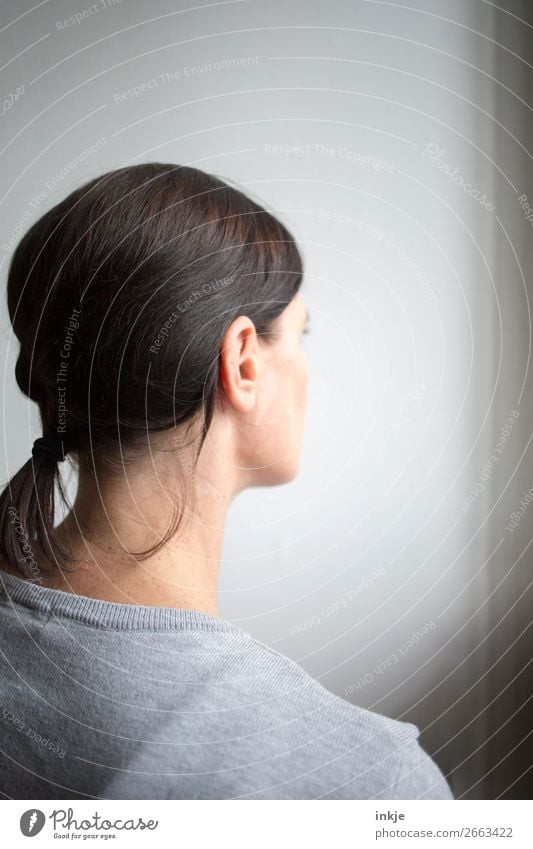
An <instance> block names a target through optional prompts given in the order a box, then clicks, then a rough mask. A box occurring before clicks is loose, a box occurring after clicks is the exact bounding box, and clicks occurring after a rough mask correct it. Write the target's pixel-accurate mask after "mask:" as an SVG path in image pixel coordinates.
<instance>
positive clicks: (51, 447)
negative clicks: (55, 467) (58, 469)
mask: <svg viewBox="0 0 533 849" xmlns="http://www.w3.org/2000/svg"><path fill="white" fill-rule="evenodd" d="M31 453H32V456H33V457H35V456H36V455H37V454H49V455H50V456H51V457H52V458H53V459H54V460H55V462H56V463H61V462H62V461H63V460H64V459H65V450H64V448H63V443H62V442H60V441H59V440H58V439H50V438H49V437H47V436H39V438H38V439H36V440H35V442H34V443H33V447H32V449H31Z"/></svg>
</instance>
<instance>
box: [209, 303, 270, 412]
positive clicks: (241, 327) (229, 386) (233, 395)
mask: <svg viewBox="0 0 533 849" xmlns="http://www.w3.org/2000/svg"><path fill="white" fill-rule="evenodd" d="M259 353H260V352H259V343H258V338H257V332H256V329H255V325H254V323H253V321H252V320H251V319H250V318H248V317H247V316H245V315H240V316H239V317H238V318H236V319H235V320H234V321H233V322H232V323H231V325H230V327H229V328H228V329H227V331H226V333H225V335H224V338H223V340H222V345H221V350H220V362H219V368H220V380H221V383H222V386H223V387H224V392H225V395H226V399H227V401H228V402H229V404H230V405H231V406H232V407H233V408H234V409H235V410H237V411H238V412H241V413H249V412H250V411H252V410H253V409H254V407H255V405H256V403H257V390H258V380H259V374H260V356H259Z"/></svg>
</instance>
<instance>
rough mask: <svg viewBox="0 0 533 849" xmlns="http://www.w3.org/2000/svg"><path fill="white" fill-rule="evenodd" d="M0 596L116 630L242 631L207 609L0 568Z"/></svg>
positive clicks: (41, 610) (45, 611)
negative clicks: (78, 590) (99, 591)
mask: <svg viewBox="0 0 533 849" xmlns="http://www.w3.org/2000/svg"><path fill="white" fill-rule="evenodd" d="M0 598H5V599H7V600H9V601H11V602H12V603H15V604H19V605H23V606H24V607H27V608H30V609H32V610H35V611H39V612H42V613H46V614H48V615H53V616H62V617H67V618H68V619H74V620H77V621H79V622H82V623H83V624H85V625H92V626H94V627H100V628H112V629H119V630H143V631H150V630H158V631H159V630H164V631H223V632H228V633H235V634H239V633H240V634H241V635H243V634H245V632H244V631H243V630H242V629H240V628H239V627H238V626H237V625H234V624H233V623H232V622H230V621H229V620H227V619H222V618H220V617H218V616H214V615H212V614H210V613H204V612H203V611H200V610H194V609H192V608H185V607H154V606H151V605H141V604H122V603H120V602H114V601H105V600H103V599H98V598H91V597H89V596H83V595H76V594H75V593H70V592H67V591H64V590H57V589H52V588H50V587H41V586H40V585H39V584H38V583H35V582H34V581H26V580H24V579H23V578H18V577H16V576H15V575H11V574H9V573H8V572H4V571H3V570H2V569H0Z"/></svg>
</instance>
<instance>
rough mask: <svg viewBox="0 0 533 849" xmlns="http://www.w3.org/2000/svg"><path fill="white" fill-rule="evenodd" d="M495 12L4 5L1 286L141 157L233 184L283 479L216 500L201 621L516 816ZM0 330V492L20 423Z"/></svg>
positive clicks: (521, 661)
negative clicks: (287, 360)
mask: <svg viewBox="0 0 533 849" xmlns="http://www.w3.org/2000/svg"><path fill="white" fill-rule="evenodd" d="M503 5H504V6H505V10H506V11H498V10H497V8H496V7H494V6H493V5H492V4H486V3H477V2H476V3H474V2H471V3H464V2H461V0H452V2H444V0H429V2H423V3H422V2H420V0H417V1H415V3H411V4H409V7H408V6H407V5H404V6H403V7H402V5H401V4H400V3H396V2H374V0H371V1H370V2H362V1H361V2H348V0H336V2H332V3H321V2H317V0H312V2H304V0H289V2H287V0H284V2H280V0H270V2H269V3H268V4H264V3H260V2H259V0H235V1H234V2H222V3H211V4H208V5H207V4H205V5H203V6H202V5H201V4H200V3H196V4H194V3H191V2H187V3H182V2H181V0H180V1H179V2H177V3H176V2H175V3H169V2H164V0H153V2H152V3H150V4H146V3H141V2H138V0H122V2H121V3H117V2H115V3H113V2H112V0H106V2H105V4H104V3H101V2H100V3H97V4H95V5H94V6H92V7H91V5H90V4H89V3H87V4H85V5H84V4H83V2H82V0H81V2H80V3H73V4H69V3H66V2H63V3H60V2H45V3H41V4H40V5H39V6H36V7H35V9H34V10H31V6H30V4H28V3H23V4H22V3H20V2H15V0H4V3H3V4H2V23H1V25H0V30H1V31H0V38H1V39H2V40H3V41H2V43H3V45H4V50H3V54H2V55H3V57H4V59H3V61H4V62H5V63H7V64H6V65H5V66H4V68H3V70H2V87H1V91H2V97H3V98H8V97H9V95H10V94H11V95H15V94H17V92H18V97H16V98H12V99H9V100H8V107H7V108H6V107H5V106H4V108H3V110H2V111H3V114H2V117H1V127H2V130H3V133H2V141H1V156H2V169H1V175H2V177H1V183H2V186H1V197H2V202H1V205H0V216H1V220H0V225H1V226H0V233H1V239H0V241H1V250H0V261H1V262H2V266H1V269H2V275H3V278H2V279H3V280H5V273H6V269H7V263H8V260H9V256H10V254H11V251H12V247H13V245H14V244H16V240H17V237H18V235H20V233H21V232H23V231H24V229H25V228H27V227H28V226H29V224H30V223H31V222H32V221H34V220H35V219H36V218H37V217H38V216H39V215H40V214H41V212H42V211H44V210H45V209H47V208H48V207H49V206H51V205H53V204H55V203H56V202H57V201H59V200H60V199H61V198H62V197H63V196H64V195H65V194H66V193H67V192H68V191H69V190H70V189H71V188H73V187H74V186H76V185H78V184H79V183H80V182H82V181H83V180H86V179H88V178H90V177H92V176H95V175H97V174H99V173H101V172H103V171H105V170H107V169H110V168H113V167H116V166H118V165H124V164H129V163H136V162H142V161H150V160H159V161H167V162H168V161H171V162H180V163H186V164H193V165H196V166H198V167H200V168H204V169H205V170H209V171H212V172H215V173H217V174H219V175H221V176H222V177H227V178H231V179H232V180H235V181H238V182H239V183H240V184H242V185H243V186H244V187H245V188H246V189H247V190H248V192H250V193H252V194H254V195H256V196H257V197H259V198H260V199H262V200H263V201H266V202H267V203H268V204H269V205H270V206H272V207H273V208H274V209H275V210H276V211H277V212H278V213H279V214H280V216H281V217H282V218H284V219H285V220H286V222H287V223H288V224H289V226H290V227H291V229H292V230H293V232H294V233H295V235H296V237H297V238H298V240H299V242H300V244H301V245H302V248H303V252H304V256H305V262H306V280H305V284H304V294H305V296H306V300H307V303H308V307H309V309H310V312H311V315H312V320H311V326H312V333H311V335H310V336H308V337H306V338H305V342H304V344H305V345H306V347H307V352H308V357H309V361H310V365H311V375H312V377H311V390H310V405H309V410H308V418H307V422H308V427H307V433H306V441H305V447H304V454H303V458H302V466H301V474H300V476H299V478H298V479H297V480H296V481H294V482H292V483H290V484H288V485H285V486H283V487H279V488H275V489H256V490H250V491H248V492H246V493H243V494H242V495H241V496H240V497H239V498H238V499H237V500H236V502H235V504H234V505H233V507H232V509H231V513H230V515H229V520H228V527H227V533H226V537H225V543H224V550H223V563H222V570H221V584H220V600H221V612H222V615H224V616H225V617H226V618H229V619H232V620H233V621H235V622H237V623H238V624H240V625H241V626H242V627H244V628H246V629H247V630H248V631H250V632H251V633H252V634H253V635H254V636H256V637H257V638H258V639H260V640H262V641H264V642H267V643H268V644H269V645H271V646H272V647H273V648H275V649H277V650H278V651H281V652H283V653H285V654H287V655H289V656H291V657H293V658H294V659H296V660H297V661H299V662H300V663H301V664H302V665H303V666H304V667H305V668H306V669H308V670H309V671H310V672H311V673H312V674H313V675H314V676H316V677H317V678H319V679H320V680H321V681H322V682H323V683H324V685H325V686H327V687H328V688H329V689H331V690H333V691H335V692H337V693H338V694H339V695H341V696H344V697H345V698H349V699H351V700H352V701H354V702H356V703H358V704H362V705H364V706H365V707H368V708H371V709H374V710H377V711H379V712H381V713H385V714H388V715H390V716H394V717H397V718H400V719H404V720H408V721H411V722H414V723H416V724H417V725H418V726H419V727H420V729H421V732H422V742H423V744H424V746H425V747H426V749H427V750H428V751H429V752H431V753H432V754H433V755H434V757H435V759H436V760H437V761H438V763H439V764H440V765H441V767H442V768H443V769H444V771H445V772H446V773H447V775H448V777H449V780H450V782H451V784H452V787H453V789H454V792H455V795H456V796H458V797H459V796H460V797H461V798H495V797H498V796H508V797H509V798H513V797H520V796H521V795H522V796H525V795H526V788H527V778H528V776H527V775H523V773H524V771H525V770H526V769H527V767H528V765H529V764H530V763H531V762H532V757H531V748H529V751H528V748H527V747H528V744H529V745H530V742H529V741H530V739H531V738H528V739H526V735H527V734H528V732H530V730H531V727H532V726H531V720H530V719H529V720H528V719H527V716H528V715H529V716H531V706H530V703H529V700H530V699H531V694H532V688H531V673H529V676H528V669H527V668H526V669H524V666H525V664H527V663H528V661H529V660H530V657H531V650H530V645H531V635H530V633H529V632H528V631H527V628H528V626H529V624H530V619H531V616H530V613H529V612H528V610H529V611H530V610H531V596H532V593H531V590H530V583H529V581H530V577H529V575H530V572H531V568H530V567H531V561H532V554H531V548H530V547H528V546H530V543H531V532H530V528H531V519H532V517H533V508H531V507H530V506H529V504H528V503H527V502H524V505H525V507H524V508H521V507H520V499H521V497H522V495H523V493H524V492H525V491H527V490H528V489H529V488H530V487H531V485H532V484H533V474H532V473H531V461H530V458H531V447H530V443H529V440H530V439H531V425H530V422H531V372H530V370H529V369H528V365H529V360H530V341H531V336H530V331H531V322H530V312H529V310H530V300H529V298H528V293H529V294H530V293H531V283H530V279H531V270H532V265H533V257H532V254H531V241H532V240H531V222H528V221H527V219H526V214H527V210H526V211H524V209H523V208H522V206H521V205H520V202H519V200H518V198H519V197H520V196H522V195H523V194H526V195H527V196H528V198H529V203H530V204H531V205H532V206H533V180H532V175H531V154H530V152H529V151H528V143H529V139H530V137H531V132H530V130H531V120H530V118H531V107H530V106H529V105H528V103H527V101H528V83H529V91H531V85H530V84H531V66H529V67H528V66H527V64H526V63H525V61H524V60H525V59H527V58H528V57H527V55H526V51H527V50H529V54H530V55H529V61H531V47H530V41H531V34H530V33H531V23H533V16H532V15H531V12H529V20H530V23H529V24H528V23H527V22H521V20H520V18H524V16H525V15H526V11H525V9H526V6H527V4H526V3H520V2H506V3H504V4H503ZM417 6H418V8H417ZM83 9H85V17H83V14H82V17H81V20H79V22H74V23H71V25H70V26H67V25H66V24H65V23H64V21H65V19H67V18H68V17H69V16H72V15H75V14H76V13H82V12H83ZM91 9H92V10H93V11H92V13H91ZM26 10H27V13H26ZM95 10H96V11H95ZM61 22H63V23H61ZM2 28H3V29H2ZM210 63H211V67H209V65H210ZM216 63H219V64H216ZM529 99H531V98H530V97H529ZM1 321H2V324H1V339H0V342H1V345H2V350H3V351H5V353H6V358H5V371H4V375H3V393H2V396H3V397H2V400H3V415H2V420H3V423H4V440H3V443H2V454H3V459H2V477H3V478H7V477H8V475H10V474H12V473H13V472H14V471H15V470H16V469H17V468H18V466H19V465H20V464H21V463H22V462H23V461H25V460H26V458H27V456H28V453H29V450H30V445H31V442H32V439H33V437H34V436H36V435H37V434H38V429H37V419H36V416H35V411H31V410H30V409H29V407H28V405H27V403H26V402H25V400H24V399H23V398H21V396H20V394H19V393H18V391H17V388H16V385H15V382H14V378H13V364H14V360H15V357H16V349H15V348H14V345H13V340H12V338H11V336H10V331H9V323H8V320H7V316H6V313H5V310H3V313H2V318H1ZM513 411H516V414H517V415H515V417H514V418H512V419H509V416H513ZM508 420H509V426H508V427H507V428H506V430H505V433H504V434H503V435H502V428H505V426H506V422H507V421H508ZM491 458H493V459H492V460H491ZM531 491H532V492H533V489H532V490H531ZM520 510H523V511H524V512H523V516H521V519H520V522H519V524H518V525H517V526H516V527H514V528H512V529H507V530H506V526H508V524H509V521H510V515H511V513H512V512H516V511H520ZM528 510H529V513H528ZM524 629H526V630H524ZM417 632H418V633H417ZM520 634H522V636H519V635H520ZM413 635H414V636H413Z"/></svg>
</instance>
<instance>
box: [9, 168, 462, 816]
mask: <svg viewBox="0 0 533 849" xmlns="http://www.w3.org/2000/svg"><path fill="white" fill-rule="evenodd" d="M302 275H303V270H302V260H301V256H300V254H299V252H298V249H297V247H296V245H295V243H294V240H293V238H292V236H291V234H290V233H289V232H288V231H287V229H286V228H285V227H284V226H283V225H282V224H281V223H280V222H279V221H278V220H277V219H276V218H275V217H274V216H273V215H272V214H270V213H269V212H267V211H266V210H265V209H263V208H262V207H260V206H259V205H258V204H257V203H255V202H253V201H252V200H251V199H249V198H248V197H246V196H245V195H244V194H242V193H241V192H240V191H239V190H238V189H237V188H234V187H231V186H229V185H228V184H227V183H225V182H223V181H222V180H220V179H218V178H216V177H214V176H212V175H210V174H206V173H203V172H201V171H199V170H197V169H195V168H189V167H183V166H177V165H172V164H159V163H148V164H142V165H136V166H132V167H125V168H119V169H118V170H115V171H112V172H109V173H107V174H104V175H103V176H101V177H99V178H97V179H93V180H91V181H90V182H88V183H87V184H86V185H84V186H82V187H81V188H79V189H77V190H76V191H74V192H72V194H70V195H69V196H68V197H67V198H66V199H65V200H63V201H62V202H61V203H59V204H58V205H57V206H55V207H54V208H52V209H51V210H49V211H48V212H47V213H46V214H45V215H43V217H42V218H41V219H40V220H38V221H37V222H36V223H35V224H34V225H33V226H32V227H31V229H30V230H29V232H28V233H27V234H26V235H25V236H24V237H23V239H22V240H21V241H20V243H19V245H18V247H17V249H16V251H15V254H14V256H13V259H12V262H11V266H10V269H9V279H8V305H9V311H10V316H11V320H12V323H13V327H14V330H15V333H16V335H17V337H18V339H19V340H20V354H19V358H18V361H17V365H16V377H17V382H18V384H19V386H20V388H21V390H22V391H23V392H24V393H25V394H26V395H27V396H28V397H29V398H31V399H32V400H33V401H35V402H36V403H37V404H38V405H39V409H40V414H41V419H42V426H43V437H41V438H39V439H37V440H36V442H35V444H34V447H33V451H32V457H31V458H30V459H29V460H28V462H27V463H26V464H25V465H24V466H23V467H22V468H21V469H20V471H19V472H17V474H15V476H14V477H13V478H12V479H11V481H10V482H9V484H8V486H7V487H6V489H5V490H4V492H3V494H2V496H1V499H0V521H1V535H0V549H1V550H0V557H1V566H2V571H1V572H0V588H1V594H2V596H1V603H0V635H1V641H2V645H1V649H2V654H1V662H0V691H1V700H2V717H3V722H2V723H1V725H0V735H1V737H0V748H1V750H2V753H3V755H2V757H3V764H2V766H3V769H2V773H1V774H2V778H1V779H0V782H1V784H0V790H1V791H2V793H3V794H4V795H5V796H8V797H12V798H17V799H19V798H36V799H37V798H38V799H44V798H92V797H96V798H110V799H115V798H128V799H142V798H149V799H154V798H174V799H178V798H179V799H185V798H187V799H215V798H216V799H223V798H247V799H252V798H253V799H274V798H282V799H307V798H321V799H324V798H330V799H363V798H368V799H396V798H401V799H411V798H425V799H450V798H453V797H452V795H451V792H450V789H449V787H448V785H447V783H446V781H445V780H444V777H443V775H442V773H441V772H440V770H439V769H438V767H437V766H436V765H435V764H434V763H433V762H432V761H431V759H430V758H429V757H428V756H427V754H426V753H425V752H424V750H423V749H422V748H421V746H420V744H419V742H418V739H417V738H418V728H417V727H416V726H415V725H412V724H410V723H403V722H397V721H394V720H391V719H388V718H387V717H384V716H381V715H379V714H376V713H372V712H370V711H368V710H365V709H363V708H360V707H356V706H353V705H351V704H350V703H348V702H346V701H345V700H343V699H341V698H339V697H337V696H335V695H333V694H332V693H330V692H329V691H328V690H326V689H325V688H324V687H323V686H322V685H320V684H319V683H318V682H317V681H315V680H314V679H313V678H311V677H310V676H309V675H308V674H307V673H306V672H305V671H304V670H303V669H302V668H300V667H299V666H298V665H297V664H296V663H294V662H293V661H291V660H289V659H288V658H286V657H284V656H283V655H281V654H279V653H277V652H275V651H272V650H271V649H269V648H267V647H266V646H264V645H262V644H261V643H259V642H257V641H256V640H254V639H253V638H252V637H251V635H249V634H248V633H247V632H245V631H243V630H242V629H240V628H238V627H237V626H235V625H233V624H232V623H230V622H229V621H227V620H224V619H222V618H220V616H219V614H218V611H217V572H218V564H219V557H220V550H221V544H222V537H223V529H224V521H225V517H226V513H227V509H228V506H229V505H230V503H231V501H232V499H233V498H234V497H235V496H236V495H237V493H239V492H240V491H242V490H243V489H245V488H246V487H249V486H263V485H274V484H280V483H285V482H287V481H289V480H291V479H292V478H293V477H294V476H295V474H296V473H297V469H298V457H299V451H300V445H301V441H302V432H303V422H304V410H305V404H306V390H307V366H306V362H305V358H304V355H303V352H302V349H301V335H302V333H303V332H304V326H305V323H306V317H307V316H306V308H305V305H304V301H303V298H302V295H301V292H300V286H301V283H302ZM65 458H66V459H68V460H69V461H70V460H72V461H74V462H75V464H76V468H77V469H78V472H79V480H78V491H77V495H76V498H75V501H74V504H73V506H72V508H71V509H66V510H65V512H66V516H65V518H63V521H61V522H60V523H59V524H58V525H57V526H56V527H54V516H55V515H56V508H57V507H60V506H62V505H63V507H66V500H65V497H64V495H63V485H62V481H61V478H60V472H61V468H62V467H61V463H62V461H63V460H64V459H65ZM56 494H59V497H60V499H62V502H60V504H59V505H57V504H56V503H55V497H56Z"/></svg>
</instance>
